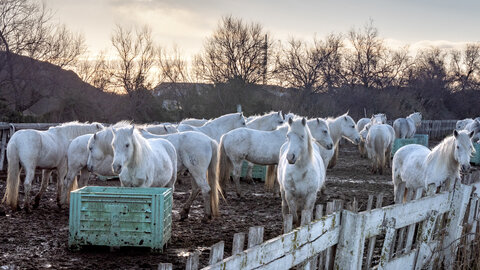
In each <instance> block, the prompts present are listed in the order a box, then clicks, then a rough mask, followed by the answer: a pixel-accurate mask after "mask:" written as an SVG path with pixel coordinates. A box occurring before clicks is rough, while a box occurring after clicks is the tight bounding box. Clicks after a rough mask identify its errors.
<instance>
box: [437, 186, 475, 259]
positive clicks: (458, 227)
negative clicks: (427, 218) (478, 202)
mask: <svg viewBox="0 0 480 270" xmlns="http://www.w3.org/2000/svg"><path fill="white" fill-rule="evenodd" d="M471 193H472V186H467V185H463V184H461V183H460V181H457V183H456V184H455V187H454V190H453V192H450V194H453V198H452V206H451V207H450V209H451V210H450V212H449V213H448V219H449V222H448V223H447V227H446V231H447V234H446V236H445V239H444V241H443V251H444V253H443V255H444V258H445V261H444V264H445V268H446V269H453V266H454V262H455V254H457V249H458V239H459V238H460V236H461V234H462V230H463V226H462V221H463V218H464V216H465V211H466V209H467V205H468V202H469V200H470V195H471Z"/></svg>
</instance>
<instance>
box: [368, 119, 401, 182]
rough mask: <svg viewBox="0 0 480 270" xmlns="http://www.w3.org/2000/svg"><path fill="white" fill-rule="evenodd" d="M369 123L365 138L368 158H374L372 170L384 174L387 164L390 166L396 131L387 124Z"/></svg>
mask: <svg viewBox="0 0 480 270" xmlns="http://www.w3.org/2000/svg"><path fill="white" fill-rule="evenodd" d="M369 125H370V124H369ZM369 125H367V126H365V129H366V130H367V131H368V132H367V135H366V139H365V146H366V150H367V153H368V158H369V159H371V160H372V172H373V173H377V172H378V173H380V174H383V169H384V168H385V166H387V167H389V166H390V156H391V154H392V148H393V141H394V140H395V131H394V130H393V127H392V126H390V125H387V124H373V125H371V126H369ZM362 132H363V131H362Z"/></svg>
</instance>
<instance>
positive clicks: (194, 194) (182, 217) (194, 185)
mask: <svg viewBox="0 0 480 270" xmlns="http://www.w3.org/2000/svg"><path fill="white" fill-rule="evenodd" d="M198 193H200V189H199V188H198V185H197V183H196V181H195V179H193V180H192V191H191V193H190V196H189V197H188V199H187V201H186V202H185V204H184V205H183V206H182V210H180V220H185V219H187V218H188V213H189V212H190V207H191V206H192V203H193V201H194V200H195V198H196V197H197V196H198Z"/></svg>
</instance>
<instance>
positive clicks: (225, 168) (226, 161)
mask: <svg viewBox="0 0 480 270" xmlns="http://www.w3.org/2000/svg"><path fill="white" fill-rule="evenodd" d="M232 168H233V164H232V161H231V160H230V158H229V157H228V155H227V153H226V152H225V136H222V138H221V139H220V144H219V145H218V155H217V170H216V171H217V176H216V177H217V181H216V182H217V183H218V184H220V189H222V188H225V185H226V181H228V179H230V173H231V172H232Z"/></svg>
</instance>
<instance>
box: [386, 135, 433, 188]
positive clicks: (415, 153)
mask: <svg viewBox="0 0 480 270" xmlns="http://www.w3.org/2000/svg"><path fill="white" fill-rule="evenodd" d="M430 152H431V151H430V149H428V148H427V147H425V146H423V145H419V144H409V145H405V146H403V147H401V148H400V149H399V150H398V151H397V152H396V153H395V155H394V156H393V161H392V174H393V177H395V175H398V176H400V178H401V179H402V181H403V182H406V186H407V187H408V188H412V187H413V188H418V187H423V177H422V172H423V164H424V161H425V159H426V158H427V156H428V154H429V153H430Z"/></svg>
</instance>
